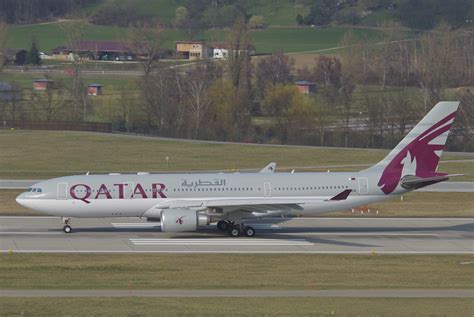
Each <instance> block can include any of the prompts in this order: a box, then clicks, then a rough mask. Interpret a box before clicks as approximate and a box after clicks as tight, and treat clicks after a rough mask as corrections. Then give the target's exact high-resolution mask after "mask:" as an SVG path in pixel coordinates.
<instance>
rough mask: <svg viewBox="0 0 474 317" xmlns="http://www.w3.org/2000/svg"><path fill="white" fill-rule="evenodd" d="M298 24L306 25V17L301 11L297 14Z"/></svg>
mask: <svg viewBox="0 0 474 317" xmlns="http://www.w3.org/2000/svg"><path fill="white" fill-rule="evenodd" d="M296 25H304V18H303V16H302V15H301V14H300V13H298V14H297V15H296Z"/></svg>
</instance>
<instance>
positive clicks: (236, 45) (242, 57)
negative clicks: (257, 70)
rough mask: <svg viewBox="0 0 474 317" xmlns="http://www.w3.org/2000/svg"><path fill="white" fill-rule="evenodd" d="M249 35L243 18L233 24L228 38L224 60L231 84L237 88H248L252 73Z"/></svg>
mask: <svg viewBox="0 0 474 317" xmlns="http://www.w3.org/2000/svg"><path fill="white" fill-rule="evenodd" d="M249 48H250V35H249V32H248V27H247V25H246V24H245V22H244V21H243V20H240V21H239V22H237V23H236V24H235V25H234V28H233V30H232V32H231V35H230V38H229V52H228V56H227V59H226V62H225V67H226V71H227V72H228V73H229V75H230V78H231V82H232V85H233V86H234V87H236V88H238V89H241V88H245V89H250V80H251V75H252V69H251V63H250V53H249Z"/></svg>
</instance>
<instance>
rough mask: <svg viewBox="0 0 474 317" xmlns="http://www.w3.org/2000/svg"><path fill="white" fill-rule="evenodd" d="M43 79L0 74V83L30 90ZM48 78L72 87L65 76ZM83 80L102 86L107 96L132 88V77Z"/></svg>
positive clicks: (29, 75) (104, 77)
mask: <svg viewBox="0 0 474 317" xmlns="http://www.w3.org/2000/svg"><path fill="white" fill-rule="evenodd" d="M43 77H45V76H44V75H42V74H31V73H5V72H4V73H0V81H6V82H8V83H14V84H16V85H18V86H19V87H21V88H25V89H32V88H33V80H35V79H37V78H43ZM48 77H49V78H51V79H53V80H55V81H58V82H61V83H63V84H64V85H65V86H67V87H72V80H73V79H72V78H71V77H69V76H65V75H62V74H61V75H54V76H51V75H48ZM82 77H83V80H84V81H85V82H86V83H92V82H94V83H99V84H101V85H103V86H104V90H103V93H104V94H107V93H110V92H112V91H115V90H120V89H122V88H128V87H130V86H132V85H133V84H131V81H133V80H134V79H135V78H134V77H122V78H117V76H115V77H112V76H111V75H93V76H91V75H88V74H84V75H83V76H82Z"/></svg>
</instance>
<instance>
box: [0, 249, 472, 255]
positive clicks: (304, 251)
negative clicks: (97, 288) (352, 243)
mask: <svg viewBox="0 0 474 317" xmlns="http://www.w3.org/2000/svg"><path fill="white" fill-rule="evenodd" d="M12 252H13V253H51V254H53V253H91V254H101V253H102V254H107V253H109V254H129V253H137V254H140V253H143V254H145V253H150V254H153V253H156V254H159V253H167V254H173V253H176V254H360V255H373V253H374V252H373V251H372V250H368V251H311V250H295V251H229V250H224V251H208V250H203V251H188V250H183V251H166V250H123V251H119V250H15V249H12V250H0V253H12ZM376 254H467V255H474V251H376Z"/></svg>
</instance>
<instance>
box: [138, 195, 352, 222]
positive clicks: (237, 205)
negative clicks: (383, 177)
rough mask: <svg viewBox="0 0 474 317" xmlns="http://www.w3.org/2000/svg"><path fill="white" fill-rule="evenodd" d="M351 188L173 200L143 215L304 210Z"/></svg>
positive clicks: (345, 196)
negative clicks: (184, 211)
mask: <svg viewBox="0 0 474 317" xmlns="http://www.w3.org/2000/svg"><path fill="white" fill-rule="evenodd" d="M351 191H352V190H351V189H346V190H344V191H342V192H340V193H339V194H337V195H336V196H333V197H329V196H326V197H289V198H269V197H253V198H222V199H221V198H218V199H190V200H180V199H177V200H171V201H167V202H164V203H161V204H158V205H156V206H153V207H152V208H150V209H149V210H148V211H146V212H145V213H144V214H143V216H144V217H147V216H153V217H156V216H157V212H161V210H163V209H192V210H196V211H205V210H208V212H209V214H212V215H216V212H217V213H219V214H221V215H223V214H228V213H231V212H235V211H244V212H250V213H264V214H265V213H272V214H274V213H275V212H285V211H295V210H302V209H303V207H302V205H305V204H318V203H323V202H332V201H340V200H345V199H347V197H348V196H349V194H350V193H351Z"/></svg>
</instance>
